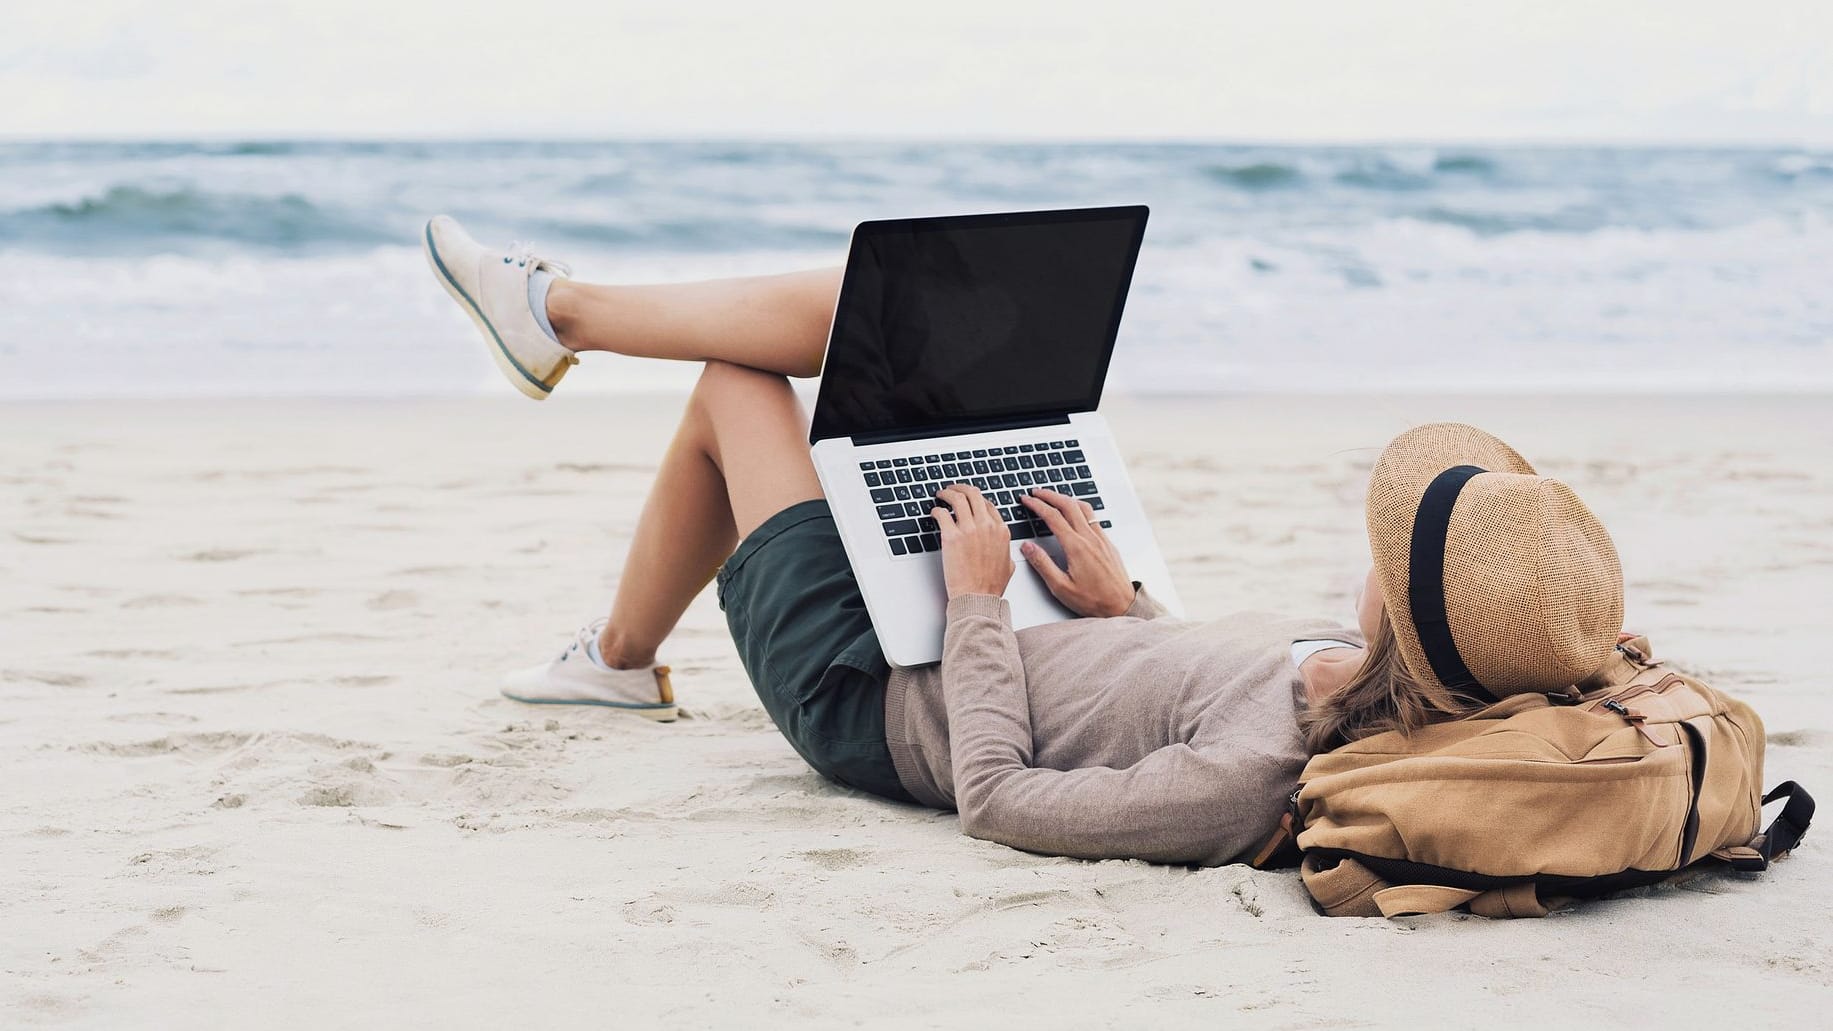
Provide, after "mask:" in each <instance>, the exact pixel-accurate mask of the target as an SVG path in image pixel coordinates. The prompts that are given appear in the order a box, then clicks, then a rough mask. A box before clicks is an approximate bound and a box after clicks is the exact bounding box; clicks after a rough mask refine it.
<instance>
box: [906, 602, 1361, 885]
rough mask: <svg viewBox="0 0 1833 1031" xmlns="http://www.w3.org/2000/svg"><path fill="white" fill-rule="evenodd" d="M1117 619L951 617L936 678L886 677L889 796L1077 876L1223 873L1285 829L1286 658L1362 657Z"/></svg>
mask: <svg viewBox="0 0 1833 1031" xmlns="http://www.w3.org/2000/svg"><path fill="white" fill-rule="evenodd" d="M1164 616H1165V611H1164V609H1163V607H1162V606H1160V605H1159V604H1158V603H1157V602H1155V601H1153V600H1152V598H1151V597H1150V596H1148V595H1147V594H1146V592H1145V591H1144V590H1141V591H1140V592H1139V596H1138V598H1137V599H1136V600H1135V601H1134V603H1133V607H1132V608H1131V609H1129V610H1128V611H1127V614H1126V615H1124V616H1116V617H1113V618H1109V619H1077V620H1070V621H1067V622H1061V623H1050V624H1046V625H1043V626H1036V627H1029V628H1027V629H1025V630H1021V631H1017V632H1014V631H1013V629H1012V617H1011V611H1010V609H1009V608H1008V607H1007V605H1006V603H1005V602H1004V601H1002V600H1001V599H999V598H995V597H991V596H989V595H968V596H964V597H959V598H955V599H953V600H952V601H950V602H949V604H948V629H947V631H946V633H945V636H944V639H943V648H942V663H941V665H939V666H928V667H922V668H918V669H906V670H894V671H893V672H892V674H891V680H890V684H889V688H888V690H887V692H886V698H885V725H886V735H885V736H886V739H887V740H888V742H889V744H890V747H891V756H892V759H893V760H894V762H895V763H896V765H897V773H898V779H899V780H900V781H902V782H903V784H904V787H905V788H906V789H907V790H909V791H910V793H911V794H912V795H915V796H916V797H917V798H918V799H920V800H921V801H923V802H925V803H927V804H929V805H932V806H935V807H936V808H938V809H956V808H958V809H959V810H960V813H961V829H962V830H963V832H965V833H967V834H969V835H971V836H973V837H976V838H985V839H987V840H989V841H998V842H1002V843H1004V844H1007V845H1011V846H1013V847H1014V848H1021V849H1026V850H1028V851H1032V852H1043V853H1049V854H1053V855H1065V856H1077V857H1081V858H1087V859H1112V858H1137V859H1148V860H1153V861H1156V862H1164V863H1197V864H1202V865H1205V866H1213V865H1219V864H1222V863H1226V862H1228V861H1230V860H1231V859H1234V858H1235V857H1237V856H1239V855H1240V854H1241V853H1243V852H1246V851H1249V850H1250V849H1252V848H1254V847H1255V846H1257V845H1259V844H1260V843H1261V842H1262V841H1263V840H1264V839H1265V838H1266V837H1267V836H1268V835H1269V834H1270V833H1271V832H1272V829H1273V828H1274V826H1275V825H1277V824H1278V822H1279V816H1280V813H1281V812H1282V811H1283V810H1284V807H1285V805H1286V799H1287V796H1289V795H1290V794H1291V792H1292V789H1293V787H1294V786H1295V785H1296V784H1297V779H1298V772H1299V770H1300V769H1301V768H1302V767H1303V766H1304V763H1305V758H1306V753H1305V749H1304V745H1303V742H1302V740H1301V737H1300V734H1299V726H1298V714H1299V710H1300V707H1301V706H1302V705H1303V700H1304V683H1303V679H1302V678H1301V676H1300V675H1299V672H1298V669H1297V667H1295V666H1294V665H1293V664H1292V654H1291V646H1292V643H1293V642H1294V641H1301V640H1310V639H1318V638H1332V639H1336V640H1343V641H1350V642H1354V643H1361V640H1362V638H1361V635H1360V634H1358V633H1356V632H1355V631H1353V630H1350V629H1348V628H1346V627H1343V626H1339V625H1337V624H1334V623H1331V622H1328V621H1321V620H1300V619H1290V618H1284V617H1279V616H1270V615H1264V614H1259V613H1240V614H1237V615H1233V616H1229V617H1227V618H1225V619H1221V620H1218V621H1216V622H1213V623H1187V622H1181V621H1178V620H1174V619H1169V618H1162V617H1164Z"/></svg>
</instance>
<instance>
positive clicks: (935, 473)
mask: <svg viewBox="0 0 1833 1031" xmlns="http://www.w3.org/2000/svg"><path fill="white" fill-rule="evenodd" d="M923 472H924V474H925V475H927V476H928V477H929V478H930V479H932V480H939V479H941V478H942V467H941V466H939V465H931V466H925V467H924V468H923Z"/></svg>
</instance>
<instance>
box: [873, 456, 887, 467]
mask: <svg viewBox="0 0 1833 1031" xmlns="http://www.w3.org/2000/svg"><path fill="white" fill-rule="evenodd" d="M872 464H873V465H876V466H878V467H879V468H880V469H889V468H891V459H889V458H881V459H879V460H878V461H876V462H874V463H872Z"/></svg>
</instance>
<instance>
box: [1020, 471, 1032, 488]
mask: <svg viewBox="0 0 1833 1031" xmlns="http://www.w3.org/2000/svg"><path fill="white" fill-rule="evenodd" d="M1018 483H1019V486H1021V487H1029V486H1031V474H1030V473H1019V474H1018Z"/></svg>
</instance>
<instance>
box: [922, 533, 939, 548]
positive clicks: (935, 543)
mask: <svg viewBox="0 0 1833 1031" xmlns="http://www.w3.org/2000/svg"><path fill="white" fill-rule="evenodd" d="M921 539H922V541H923V550H924V551H941V550H942V536H941V535H940V534H934V533H926V534H924V535H923V536H922V538H921Z"/></svg>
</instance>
